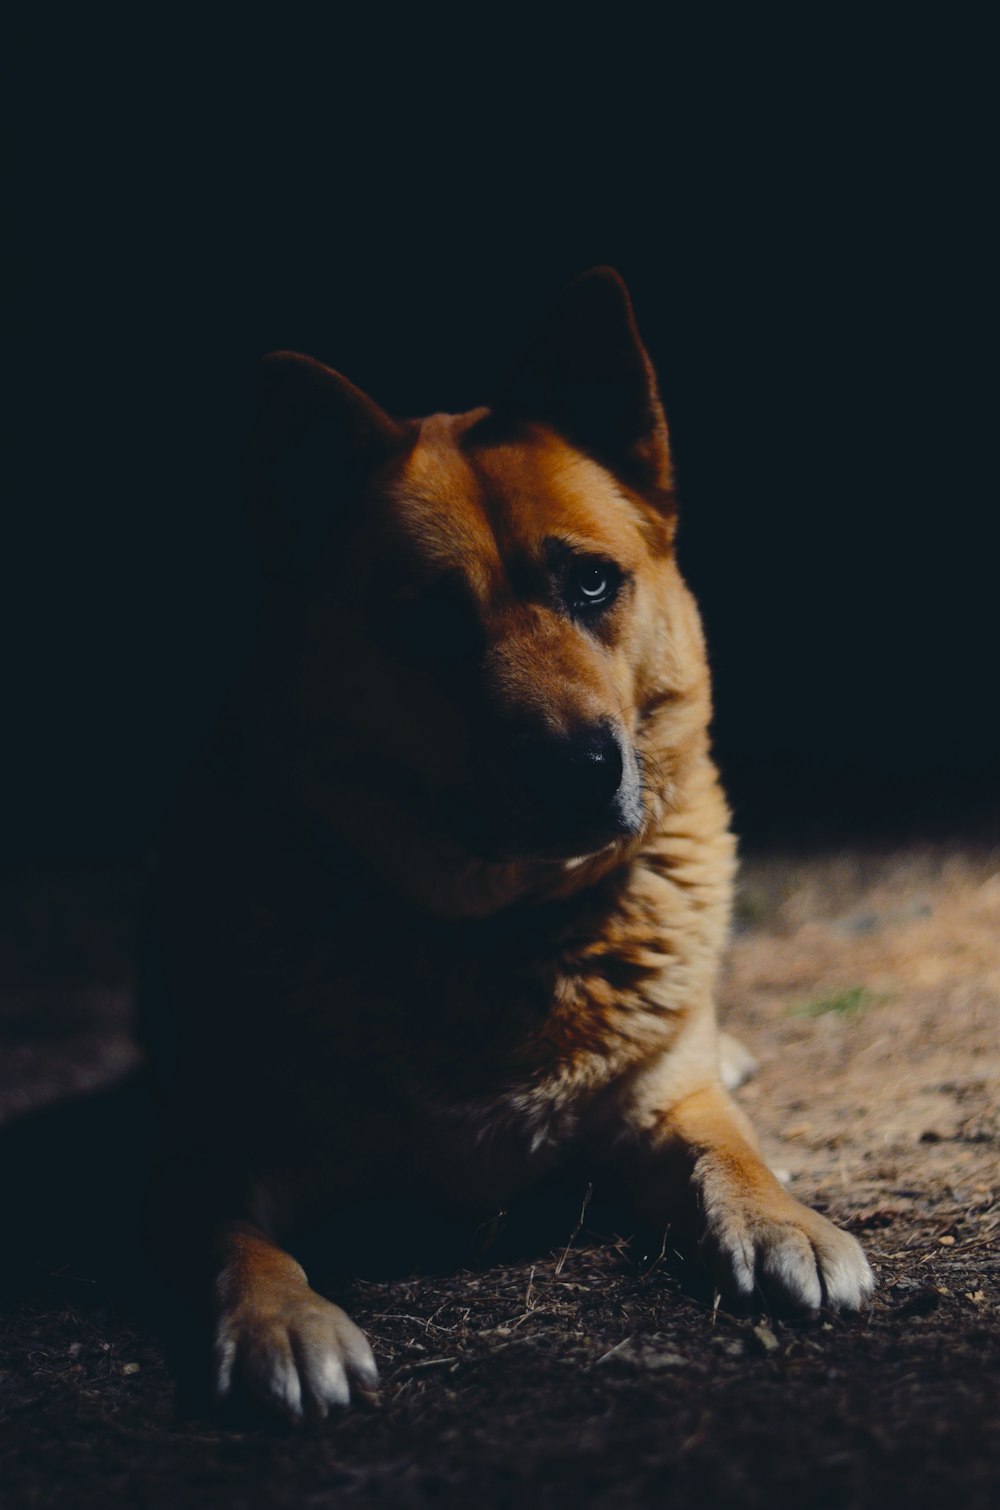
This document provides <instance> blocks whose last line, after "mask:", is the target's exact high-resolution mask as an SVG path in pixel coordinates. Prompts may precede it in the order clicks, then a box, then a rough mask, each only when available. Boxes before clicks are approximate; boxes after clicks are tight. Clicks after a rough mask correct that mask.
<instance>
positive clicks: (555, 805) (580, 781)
mask: <svg viewBox="0 0 1000 1510" xmlns="http://www.w3.org/2000/svg"><path fill="white" fill-rule="evenodd" d="M510 756H511V765H512V772H513V775H514V778H515V780H516V782H517V783H518V785H519V786H520V787H521V789H522V790H523V791H524V792H525V793H526V794H527V795H528V797H529V798H531V799H532V801H534V802H535V803H536V804H538V806H539V807H543V808H545V809H546V810H547V811H549V812H552V811H557V812H560V813H562V814H564V815H565V816H566V817H580V818H584V819H585V818H588V817H590V816H592V815H594V814H597V813H599V812H600V811H601V810H602V809H603V808H605V807H607V805H608V804H609V803H610V802H611V800H612V799H613V797H614V796H615V794H616V793H617V791H618V789H619V787H620V786H621V784H622V773H623V763H622V752H621V746H620V744H619V743H618V740H617V738H616V737H615V735H614V733H613V732H612V730H611V729H609V728H607V727H605V726H604V725H597V726H596V727H593V728H589V729H586V730H584V731H582V732H580V733H577V734H573V735H561V736H555V737H543V738H539V737H537V736H529V737H521V738H519V739H517V740H516V741H515V742H514V743H513V745H512V747H511V751H510Z"/></svg>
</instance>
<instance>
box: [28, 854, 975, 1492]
mask: <svg viewBox="0 0 1000 1510" xmlns="http://www.w3.org/2000/svg"><path fill="white" fill-rule="evenodd" d="M138 888H139V880H138V878H137V877H135V876H133V875H125V874H101V875H83V876H81V875H76V876H52V875H47V876H33V877H20V878H18V879H17V880H16V882H12V883H11V884H10V885H9V886H8V887H7V889H6V893H5V895H4V899H3V900H4V914H3V917H4V922H3V924H2V925H0V926H2V939H0V1112H2V1113H3V1116H4V1119H5V1120H6V1122H7V1124H8V1126H7V1129H6V1130H5V1131H4V1132H3V1133H2V1134H0V1164H2V1166H3V1168H4V1171H5V1178H6V1180H7V1182H8V1184H7V1191H8V1193H7V1194H6V1195H5V1197H4V1206H3V1209H4V1213H5V1216H6V1217H7V1218H8V1224H9V1225H8V1228H7V1236H6V1237H5V1238H4V1241H3V1247H4V1255H5V1258H6V1267H7V1268H8V1269H9V1271H10V1272H9V1276H8V1282H7V1285H6V1288H7V1290H8V1295H9V1298H8V1303H7V1306H6V1308H5V1312H4V1317H3V1319H2V1320H0V1337H2V1355H0V1500H2V1503H3V1504H4V1505H12V1506H48V1505H73V1506H82V1505H90V1504H98V1503H100V1504H105V1505H106V1504H122V1505H140V1506H161V1505H163V1506H166V1505H171V1506H173V1505H183V1506H188V1505H190V1506H213V1507H214V1506H220V1507H230V1506H232V1507H236V1506H244V1505H246V1506H256V1505H265V1504H270V1505H276V1506H305V1507H312V1506H317V1507H318V1506H327V1505H341V1504H344V1505H346V1504H350V1505H359V1506H392V1507H399V1510H409V1507H413V1510H418V1507H419V1510H423V1507H430V1506H455V1507H459V1506H461V1507H469V1506H474V1505H478V1506H485V1507H493V1506H507V1505H511V1506H513V1505H518V1506H532V1507H533V1506H539V1507H548V1506H563V1505H581V1506H582V1505H594V1506H597V1505H600V1506H602V1507H604V1506H607V1507H610V1510H614V1507H624V1506H658V1505H661V1504H669V1505H670V1506H677V1507H686V1506H696V1505H697V1506H714V1505H720V1506H726V1507H732V1506H735V1507H744V1506H757V1505H761V1506H765V1505H766V1506H775V1505H786V1504H787V1505H796V1506H803V1507H813V1506H816V1507H826V1506H830V1507H835V1506H836V1507H841V1506H855V1505H857V1506H862V1505H865V1506H867V1505H872V1506H874V1505H880V1506H887V1505H889V1506H893V1505H897V1504H899V1505H907V1506H932V1505H933V1506H944V1505H947V1506H948V1507H950V1510H958V1507H965V1506H970V1507H971V1506H985V1505H987V1504H991V1505H994V1504H997V1503H1000V1328H998V1320H1000V1200H998V1186H1000V1158H998V1149H1000V1143H998V1106H1000V852H997V851H993V852H992V853H989V852H986V851H976V850H974V849H971V848H969V847H967V846H958V845H951V846H948V845H939V846H937V847H934V848H922V849H905V850H904V849H900V850H896V851H895V852H893V853H884V852H883V853H881V854H873V853H862V852H861V851H858V850H853V851H850V850H849V851H844V852H842V853H837V854H828V855H826V856H825V857H822V858H815V857H813V858H812V859H810V860H808V861H799V860H795V859H791V858H788V857H784V858H781V857H771V858H768V859H763V858H761V859H757V860H753V861H751V862H750V863H749V864H748V865H747V866H746V867H745V869H744V875H743V882H742V889H741V893H740V904H739V910H738V920H737V928H736V934H735V938H734V943H733V947H732V950H731V953H730V957H729V963H728V965H727V969H726V973H725V979H724V985H723V992H722V996H723V1004H724V1013H725V1019H726V1023H727V1026H728V1027H729V1028H730V1029H731V1030H732V1031H733V1032H735V1033H736V1034H737V1035H738V1036H739V1037H740V1038H741V1039H742V1040H743V1042H744V1043H745V1044H746V1045H747V1046H749V1047H750V1048H751V1049H752V1051H753V1052H754V1054H755V1055H756V1056H757V1057H758V1059H759V1061H760V1063H759V1069H758V1071H757V1073H756V1075H755V1077H754V1078H753V1079H752V1080H751V1081H750V1082H749V1083H748V1084H747V1085H746V1086H744V1088H743V1089H742V1090H741V1091H740V1092H739V1096H740V1099H741V1100H742V1102H743V1103H744V1105H745V1106H746V1107H747V1109H748V1110H749V1111H750V1112H751V1114H752V1116H753V1118H754V1120H755V1122H756V1124H757V1126H758V1128H759V1130H760V1132H761V1134H762V1136H763V1140H764V1144H765V1148H766V1151H767V1154H768V1156H769V1158H770V1159H771V1161H772V1162H773V1164H774V1166H775V1167H776V1168H779V1169H783V1170H785V1171H787V1173H788V1176H789V1178H790V1181H791V1189H792V1190H793V1191H794V1193H795V1194H796V1195H798V1196H800V1197H801V1198H802V1199H804V1200H806V1201H808V1202H810V1203H811V1204H813V1205H815V1206H817V1207H819V1208H820V1209H822V1210H823V1211H826V1212H827V1213H828V1214H829V1215H830V1216H832V1217H833V1218H834V1219H835V1220H837V1221H839V1222H841V1223H843V1224H844V1225H845V1226H847V1227H848V1228H850V1230H851V1231H853V1232H855V1233H857V1234H858V1235H859V1237H860V1238H861V1240H862V1242H863V1243H864V1244H865V1246H866V1248H867V1251H868V1253H869V1256H870V1258H871V1261H872V1263H873V1265H874V1267H875V1270H876V1272H877V1275H878V1278H879V1289H878V1292H877V1295H876V1298H875V1301H874V1303H873V1305H872V1307H871V1309H870V1310H869V1311H868V1312H867V1313H866V1314H865V1315H864V1316H862V1317H859V1318H851V1319H839V1318H836V1317H832V1316H824V1317H820V1318H818V1319H816V1320H815V1321H798V1322H790V1321H783V1320H780V1319H778V1318H774V1317H771V1318H769V1317H766V1316H762V1315H760V1314H755V1315H748V1316H739V1317H737V1316H733V1315H729V1314H727V1313H726V1312H725V1311H723V1310H721V1309H718V1310H717V1309H714V1308H713V1303H712V1300H713V1297H712V1295H711V1292H710V1290H708V1289H707V1288H706V1285H705V1282H704V1279H703V1277H702V1276H701V1275H700V1273H699V1271H698V1270H697V1269H696V1268H695V1267H694V1266H693V1265H691V1264H689V1263H686V1262H684V1261H682V1259H681V1258H680V1257H679V1256H678V1255H677V1254H676V1253H675V1252H674V1251H673V1249H672V1247H671V1244H670V1241H669V1238H668V1239H667V1240H666V1241H664V1239H663V1235H662V1234H660V1235H656V1234H634V1233H632V1232H630V1231H628V1230H622V1228H621V1226H620V1225H616V1223H617V1221H618V1219H617V1218H616V1216H615V1213H614V1212H613V1211H611V1210H609V1209H608V1208H606V1207H602V1205H601V1204H600V1201H599V1200H598V1199H597V1198H595V1199H594V1200H593V1201H592V1202H591V1203H590V1205H589V1206H587V1209H586V1210H585V1211H584V1212H583V1220H582V1223H581V1222H580V1213H581V1208H582V1207H583V1205H584V1202H585V1197H586V1189H585V1187H584V1186H578V1187H577V1188H575V1189H573V1188H567V1189H566V1190H565V1191H563V1192H562V1194H561V1195H560V1197H559V1199H558V1200H557V1199H556V1198H555V1197H553V1200H552V1203H551V1204H550V1205H549V1206H548V1208H547V1212H546V1215H547V1218H548V1224H547V1225H548V1235H547V1238H546V1239H545V1240H544V1241H542V1243H541V1246H539V1247H537V1248H536V1250H535V1251H533V1252H529V1253H528V1254H527V1255H526V1256H525V1254H524V1252H523V1251H522V1252H521V1253H520V1255H519V1254H518V1252H517V1247H518V1242H520V1243H521V1246H522V1249H523V1245H524V1244H523V1234H522V1236H521V1237H519V1238H518V1239H517V1240H516V1241H513V1240H512V1242H511V1243H509V1244H508V1247H509V1248H510V1252H511V1253H513V1255H514V1256H509V1255H508V1256H507V1257H506V1258H504V1256H503V1252H504V1249H503V1242H502V1241H501V1242H500V1244H499V1245H498V1246H497V1247H495V1248H494V1249H493V1250H491V1251H490V1252H489V1253H487V1255H486V1257H485V1258H484V1259H482V1260H481V1261H480V1262H479V1263H478V1264H472V1263H470V1262H469V1261H468V1259H466V1261H465V1262H464V1263H463V1264H461V1265H460V1266H459V1267H457V1268H452V1269H444V1270H438V1271H431V1272H425V1273H422V1274H418V1275H414V1274H412V1273H411V1274H409V1275H404V1276H403V1277H398V1276H397V1277H394V1278H391V1279H379V1278H371V1277H369V1278H368V1279H366V1280H365V1281H359V1282H358V1283H357V1284H356V1285H355V1286H354V1287H353V1289H352V1291H351V1292H350V1294H349V1295H348V1296H346V1297H343V1298H346V1299H347V1300H348V1303H349V1304H350V1307H351V1309H352V1312H353V1314H354V1315H355V1317H356V1318H357V1320H358V1321H359V1322H360V1324H361V1325H362V1326H363V1327H365V1328H366V1330H367V1331H368V1332H369V1334H370V1335H371V1337H372V1339H373V1342H374V1346H375V1350H376V1353H377V1355H378V1358H379V1362H380V1366H381V1368H382V1372H383V1378H384V1392H383V1402H382V1406H381V1408H380V1409H378V1410H375V1411H368V1412H353V1413H350V1414H347V1415H344V1416H343V1417H341V1418H339V1419H337V1420H335V1421H331V1422H329V1423H327V1424H326V1425H325V1426H324V1427H322V1428H308V1429H303V1430H292V1429H290V1428H289V1429H285V1428H283V1427H272V1426H268V1425H264V1424H261V1423H256V1422H247V1421H245V1420H244V1421H239V1420H235V1421H221V1422H220V1421H219V1420H217V1419H216V1418H215V1417H213V1416H212V1414H211V1413H210V1412H209V1411H208V1410H207V1409H206V1408H205V1406H204V1404H203V1402H202V1400H201V1399H200V1397H199V1394H198V1390H197V1378H198V1369H197V1367H195V1368H193V1369H192V1368H191V1367H190V1366H189V1363H190V1358H191V1357H194V1358H195V1359H199V1358H200V1354H199V1353H198V1350H197V1347H196V1348H195V1350H194V1352H193V1353H191V1352H190V1350H188V1351H187V1352H185V1346H186V1341H185V1339H187V1337H188V1335H189V1334H188V1330H187V1322H186V1320H185V1318H184V1317H183V1316H181V1315H177V1314H175V1313H173V1312H171V1311H169V1310H167V1309H165V1308H164V1306H163V1305H160V1306H159V1308H158V1307H157V1306H156V1305H151V1304H150V1301H149V1295H148V1293H147V1291H146V1284H145V1279H144V1276H143V1271H142V1270H141V1267H140V1265H139V1261H138V1259H137V1258H136V1256H135V1253H134V1246H133V1232H132V1228H133V1226H134V1218H135V1193H136V1190H137V1189H138V1188H139V1186H140V1185H141V1171H142V1164H143V1158H144V1150H145V1143H146V1138H147V1134H148V1108H147V1106H146V1102H145V1093H144V1090H143V1086H142V1081H141V1075H140V1076H139V1077H138V1078H137V1076H136V1071H137V1070H138V1068H139V1062H138V1055H137V1051H136V1049H135V1047H134V1045H133V1042H132V1039H131V1036H130V1031H129V1010H130V993H131V985H130V965H129V957H130V937H131V925H132V920H133V915H134V909H135V903H136V897H137V895H138ZM84 1092H89V1093H90V1094H82V1093H84ZM560 1201H562V1202H563V1204H562V1205H560ZM535 1215H536V1216H537V1211H536V1213H535ZM402 1220H403V1219H402V1218H400V1221H401V1222H402ZM406 1220H407V1221H408V1222H412V1221H413V1220H414V1218H413V1217H412V1215H411V1216H410V1217H408V1218H406ZM416 1220H419V1214H418V1216H417V1218H416ZM512 1223H513V1225H512V1227H511V1228H509V1231H508V1236H509V1233H510V1231H514V1232H515V1233H516V1229H517V1217H516V1214H514V1216H513V1217H512ZM578 1225H579V1226H580V1229H581V1230H580V1231H579V1233H578V1234H577V1235H576V1236H575V1239H574V1230H575V1228H576V1227H577V1226H578ZM525 1230H526V1231H530V1230H535V1229H533V1228H532V1226H531V1222H528V1223H527V1226H526V1228H525ZM395 1235H399V1236H401V1235H402V1233H401V1230H400V1229H397V1230H396V1234H395ZM383 1242H384V1245H385V1247H386V1249H387V1250H393V1249H394V1248H395V1246H396V1245H395V1236H394V1231H393V1228H392V1226H391V1225H390V1226H389V1228H388V1230H387V1235H386V1236H385V1237H384V1239H383ZM387 1256H389V1257H392V1256H393V1254H392V1252H391V1251H390V1252H389V1253H388V1255H387ZM390 1267H391V1265H390ZM338 1298H342V1296H341V1295H338ZM185 1357H186V1358H188V1360H189V1362H188V1363H187V1364H186V1363H185V1362H184V1359H185ZM192 1380H193V1381H194V1382H193V1383H192Z"/></svg>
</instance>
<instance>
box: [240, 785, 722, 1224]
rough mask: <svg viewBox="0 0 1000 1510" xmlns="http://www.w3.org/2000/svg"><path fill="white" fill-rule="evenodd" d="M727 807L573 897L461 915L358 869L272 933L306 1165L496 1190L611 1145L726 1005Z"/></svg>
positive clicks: (292, 1121) (272, 1040) (284, 1084)
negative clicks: (666, 1067) (642, 1083)
mask: <svg viewBox="0 0 1000 1510" xmlns="http://www.w3.org/2000/svg"><path fill="white" fill-rule="evenodd" d="M725 816H726V815H725V808H724V804H723V803H722V801H721V798H720V797H719V795H718V792H717V789H716V788H715V786H714V783H713V782H711V781H710V782H709V783H707V785H706V787H705V789H704V791H703V792H702V794H701V800H700V801H699V802H696V803H693V804H692V806H691V808H690V809H689V810H688V812H687V813H686V815H685V818H684V819H683V820H682V819H681V818H680V817H678V818H677V819H675V820H674V822H673V823H672V824H671V823H670V822H667V823H666V824H665V825H664V827H663V829H662V830H661V833H660V835H659V836H658V837H657V839H656V840H655V842H654V843H652V844H651V845H650V846H649V847H647V848H646V849H645V850H643V851H642V852H641V853H640V854H639V855H638V856H637V857H636V858H635V860H634V861H633V862H632V863H631V864H630V865H629V866H628V867H626V868H625V869H623V870H621V871H619V872H617V873H616V874H615V875H614V876H612V877H608V878H607V879H606V880H605V881H604V882H602V883H600V884H599V885H597V886H596V887H592V888H590V889H589V890H588V891H586V892H585V893H584V894H582V895H579V896H570V897H568V898H565V899H563V900H560V901H555V902H542V903H539V904H535V905H527V904H523V905H516V906H513V907H511V908H509V909H506V910H504V911H501V912H500V913H498V914H496V915H495V916H493V917H490V918H486V919H482V920H468V919H463V920H460V921H456V922H442V921H438V920H434V919H430V918H427V917H426V916H423V915H421V914H419V913H416V912H414V911H413V910H411V909H408V908H406V907H403V906H400V904H399V903H398V901H394V899H392V898H391V897H390V896H389V895H388V894H387V893H385V892H384V891H383V890H381V888H378V887H375V888H372V889H370V890H369V889H366V888H365V887H364V886H363V885H359V884H358V883H357V880H356V878H355V881H354V883H353V884H351V885H345V884H344V883H341V885H340V886H339V887H337V888H334V889H332V890H330V891H329V892H328V893H327V894H326V900H325V902H324V903H323V904H321V905H320V906H318V907H317V908H315V909H314V911H313V913H312V916H311V919H310V920H309V923H308V938H304V937H303V936H302V933H301V932H299V933H298V935H297V936H296V935H292V936H289V935H288V933H287V932H286V930H285V929H284V928H283V926H282V925H281V922H280V921H278V922H276V924H275V925H274V926H273V927H272V928H271V929H268V928H264V929H263V930H259V932H258V943H259V944H260V945H261V946H262V954H261V956H260V959H261V960H262V961H264V962H265V963H264V965H263V970H264V973H265V976H266V977H267V978H268V980H269V981H270V986H269V994H270V993H271V992H274V996H275V997H276V998H277V999H278V1000H280V1003H281V1005H280V1007H279V1009H278V1012H277V1020H275V1018H274V1017H273V1016H272V1015H271V1014H272V1013H273V1007H272V1009H271V1012H270V1013H269V1014H268V1016H267V1017H266V1018H265V1019H264V1021H263V1023H262V1029H263V1032H262V1038H261V1042H260V1045H259V1050H258V1073H259V1074H260V1075H262V1076H263V1077H264V1079H265V1080H267V1081H270V1083H271V1087H272V1089H271V1090H269V1091H268V1092H267V1096H266V1100H267V1103H268V1104H270V1105H271V1106H273V1107H276V1108H280V1109H281V1110H280V1116H281V1118H282V1119H283V1120H284V1121H285V1128H286V1134H287V1132H288V1130H289V1129H294V1135H293V1136H294V1143H295V1145H296V1147H297V1149H298V1150H299V1152H298V1155H297V1157H298V1158H299V1159H301V1157H302V1150H303V1149H304V1150H307V1153H308V1161H309V1162H310V1163H311V1164H312V1165H313V1166H314V1168H315V1173H316V1176H317V1178H318V1180H319V1182H320V1184H321V1185H326V1184H327V1183H329V1185H330V1186H331V1188H333V1187H336V1186H338V1185H339V1184H340V1183H341V1181H342V1179H343V1180H346V1179H348V1173H349V1175H350V1179H351V1180H359V1179H360V1180H362V1181H363V1180H364V1179H366V1178H368V1177H369V1176H370V1175H377V1177H378V1178H379V1179H380V1180H382V1179H384V1178H385V1177H386V1174H387V1173H391V1172H395V1173H397V1174H401V1175H403V1177H404V1178H406V1179H410V1178H414V1177H416V1178H421V1179H424V1178H425V1179H427V1180H429V1181H430V1182H431V1183H432V1184H436V1185H438V1186H439V1187H441V1188H442V1189H444V1190H446V1191H447V1192H448V1193H450V1194H452V1195H456V1196H459V1197H466V1198H472V1199H474V1200H492V1199H494V1198H503V1197H505V1196H506V1195H507V1194H509V1193H511V1192H512V1191H513V1190H514V1189H516V1188H517V1187H518V1186H520V1185H522V1184H523V1183H524V1182H525V1181H526V1180H527V1179H529V1178H531V1177H532V1176H533V1175H534V1174H535V1173H537V1172H539V1171H540V1170H541V1169H544V1168H546V1167H548V1166H550V1165H551V1164H553V1163H555V1162H558V1161H560V1160H561V1159H562V1158H563V1157H564V1156H565V1155H566V1154H567V1153H569V1152H571V1151H573V1150H574V1149H576V1148H578V1147H579V1146H580V1145H581V1144H586V1142H587V1140H588V1138H589V1137H590V1136H591V1135H593V1136H594V1137H595V1138H598V1137H599V1136H600V1134H601V1131H602V1128H603V1125H604V1123H605V1120H606V1118H605V1116H604V1115H603V1113H604V1111H605V1110H606V1111H607V1112H609V1113H610V1112H611V1111H612V1110H613V1109H614V1105H615V1103H616V1101H617V1099H618V1098H619V1097H620V1096H621V1095H622V1094H623V1092H624V1089H625V1088H626V1087H627V1086H628V1084H629V1083H630V1081H631V1080H632V1079H634V1077H635V1076H636V1075H638V1074H639V1073H641V1072H642V1070H643V1069H644V1068H645V1067H647V1066H648V1065H649V1064H651V1063H652V1062H654V1061H655V1060H656V1059H657V1058H658V1057H660V1056H661V1055H662V1054H663V1053H665V1052H666V1051H668V1050H670V1048H671V1047H672V1045H673V1044H674V1042H675V1040H676V1038H677V1035H678V1033H679V1031H680V1029H681V1027H682V1025H683V1024H684V1022H685V1021H686V1020H687V1018H688V1017H689V1015H690V1014H691V1013H692V1012H693V1011H696V1010H700V1009H702V1008H703V1007H704V1005H705V1004H707V1002H708V1000H709V996H710V993H711V988H712V984H713V978H714V974H715V968H716V961H717V958H718V954H719V950H720V947H721V943H722V940H723V937H724V933H725V928H726V923H727V918H728V904H729V889H730V876H731V871H732V844H731V840H730V838H729V836H728V833H727V831H726V826H725ZM259 917H260V913H259V912H258V920H259ZM285 962H287V965H286V963H285ZM258 968H261V966H260V965H258ZM275 987H276V988H277V989H276V990H275ZM281 1141H282V1142H285V1141H286V1139H282V1140H281Z"/></svg>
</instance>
